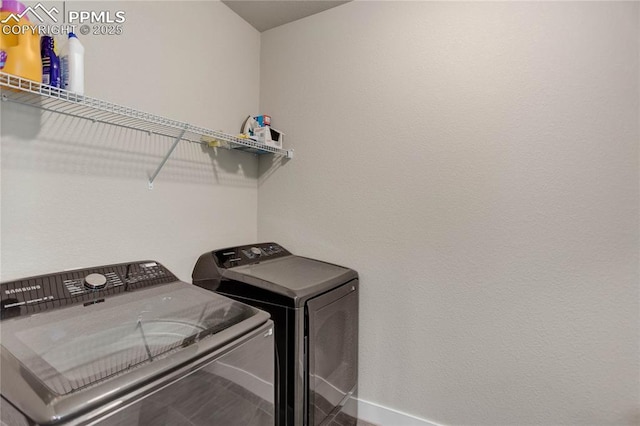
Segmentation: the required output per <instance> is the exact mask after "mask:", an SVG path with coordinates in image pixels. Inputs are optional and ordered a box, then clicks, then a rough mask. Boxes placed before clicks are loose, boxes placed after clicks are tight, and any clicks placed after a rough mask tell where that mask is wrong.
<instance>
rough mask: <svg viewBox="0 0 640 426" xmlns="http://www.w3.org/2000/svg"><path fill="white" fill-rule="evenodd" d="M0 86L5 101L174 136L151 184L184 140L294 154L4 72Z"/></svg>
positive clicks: (264, 151)
mask: <svg viewBox="0 0 640 426" xmlns="http://www.w3.org/2000/svg"><path fill="white" fill-rule="evenodd" d="M0 88H1V89H2V90H1V93H2V100H3V101H8V102H13V103H17V104H21V105H26V106H30V107H35V108H38V109H41V110H44V111H48V112H53V113H57V114H62V115H66V116H71V117H76V118H81V119H86V120H91V121H93V122H94V123H103V124H109V125H113V126H119V127H124V128H127V129H133V130H139V131H142V132H146V133H149V134H156V135H161V136H166V137H169V138H173V139H175V140H176V141H175V143H174V146H173V147H172V148H171V149H170V151H169V153H168V154H167V156H166V157H165V159H164V160H163V162H162V164H161V165H160V167H159V168H158V170H156V172H155V173H154V174H153V175H152V177H151V178H150V180H149V185H150V187H151V186H152V184H153V180H154V179H155V177H156V176H157V174H158V172H159V171H160V169H161V168H162V166H164V164H165V162H166V160H167V159H168V158H169V156H170V155H171V153H172V152H173V149H174V148H175V145H176V144H177V142H179V141H181V140H183V141H188V142H194V143H200V144H203V145H211V146H215V147H220V148H226V149H239V150H242V151H246V152H250V153H253V154H274V155H278V156H284V157H287V158H293V150H285V149H279V148H275V147H271V146H268V145H265V144H262V143H258V142H256V141H254V140H252V139H243V138H238V137H236V136H233V135H230V134H227V133H224V132H221V131H217V130H210V129H206V128H203V127H198V126H194V125H191V124H189V123H184V122H181V121H176V120H172V119H170V118H166V117H162V116H159V115H155V114H151V113H148V112H144V111H140V110H136V109H133V108H129V107H126V106H122V105H118V104H114V103H111V102H107V101H104V100H101V99H96V98H92V97H89V96H84V95H79V94H77V93H73V92H69V91H67V90H63V89H59V88H57V87H51V86H48V85H45V84H42V83H38V82H35V81H32V80H27V79H25V78H22V77H17V76H14V75H11V74H6V73H3V72H0Z"/></svg>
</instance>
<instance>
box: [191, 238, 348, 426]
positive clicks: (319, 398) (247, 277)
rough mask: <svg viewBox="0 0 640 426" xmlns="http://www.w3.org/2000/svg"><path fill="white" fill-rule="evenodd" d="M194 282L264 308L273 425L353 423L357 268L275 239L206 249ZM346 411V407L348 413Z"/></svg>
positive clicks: (194, 275) (194, 273) (199, 261)
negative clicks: (270, 333)
mask: <svg viewBox="0 0 640 426" xmlns="http://www.w3.org/2000/svg"><path fill="white" fill-rule="evenodd" d="M192 278H193V284H195V285H197V286H200V287H203V288H206V289H208V290H212V291H215V292H217V293H219V294H223V295H225V296H228V297H230V298H233V299H235V300H238V301H241V302H244V303H246V304H249V305H252V306H255V307H258V308H260V309H261V310H264V311H266V312H269V313H270V314H271V318H272V320H273V321H274V324H275V325H274V327H275V341H276V388H277V393H276V420H277V424H278V425H286V426H290V425H295V426H300V425H313V426H316V425H350V424H355V423H356V418H357V412H356V410H355V408H353V407H355V404H348V406H349V407H350V409H349V410H345V409H344V407H345V404H346V403H347V402H348V401H350V400H351V401H352V398H355V396H356V392H357V384H358V299H359V296H358V295H359V280H358V273H357V272H356V271H354V270H353V269H349V268H346V267H343V266H339V265H334V264H332V263H327V262H323V261H320V260H315V259H310V258H307V257H302V256H296V255H293V254H291V253H290V252H289V251H288V250H286V249H285V248H283V247H282V246H281V245H279V244H276V243H273V242H271V243H262V244H251V245H245V246H238V247H229V248H225V249H220V250H213V251H210V252H207V253H204V254H203V255H202V256H200V258H199V259H198V261H197V263H196V265H195V268H194V270H193V275H192ZM347 411H349V412H347Z"/></svg>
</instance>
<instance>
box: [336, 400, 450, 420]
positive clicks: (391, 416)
mask: <svg viewBox="0 0 640 426" xmlns="http://www.w3.org/2000/svg"><path fill="white" fill-rule="evenodd" d="M357 406H358V418H359V419H360V420H364V421H365V422H368V423H373V424H375V425H378V426H441V425H439V424H437V423H433V422H430V421H428V420H425V419H421V418H419V417H416V416H412V415H411V414H407V413H403V412H401V411H398V410H394V409H393V408H389V407H384V406H382V405H380V404H376V403H374V402H371V401H365V400H362V399H358V400H357ZM345 411H346V410H345Z"/></svg>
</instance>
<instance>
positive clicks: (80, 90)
mask: <svg viewBox="0 0 640 426" xmlns="http://www.w3.org/2000/svg"><path fill="white" fill-rule="evenodd" d="M60 68H61V70H62V76H61V77H62V78H61V80H62V88H63V89H65V90H68V91H70V92H74V93H77V94H79V95H83V94H84V47H83V46H82V43H80V40H78V37H77V36H76V35H75V34H74V33H69V39H68V40H67V42H66V43H65V45H64V47H63V48H62V50H61V52H60Z"/></svg>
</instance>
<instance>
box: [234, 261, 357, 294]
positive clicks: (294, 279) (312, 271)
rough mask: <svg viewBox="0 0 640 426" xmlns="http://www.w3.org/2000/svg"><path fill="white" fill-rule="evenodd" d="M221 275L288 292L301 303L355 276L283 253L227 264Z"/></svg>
mask: <svg viewBox="0 0 640 426" xmlns="http://www.w3.org/2000/svg"><path fill="white" fill-rule="evenodd" d="M223 276H224V277H227V278H231V279H235V280H238V281H242V282H245V283H247V284H250V285H253V286H255V287H259V288H262V289H265V290H268V291H272V292H275V293H278V294H281V295H284V296H288V297H290V298H292V299H294V300H295V301H296V303H295V304H296V306H301V305H302V304H303V303H304V301H305V300H307V299H309V298H311V297H313V296H315V295H317V294H320V293H324V292H325V291H327V290H330V289H332V288H334V287H337V286H339V285H341V284H344V283H345V282H347V281H350V280H352V279H354V278H357V277H358V274H357V273H356V271H354V270H352V269H349V268H345V267H342V266H338V265H334V264H332V263H326V262H322V261H319V260H314V259H309V258H306V257H300V256H285V257H281V258H278V259H274V260H269V261H265V262H260V263H254V264H250V265H243V266H237V267H235V268H229V269H227V270H226V271H225V272H224V273H223Z"/></svg>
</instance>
